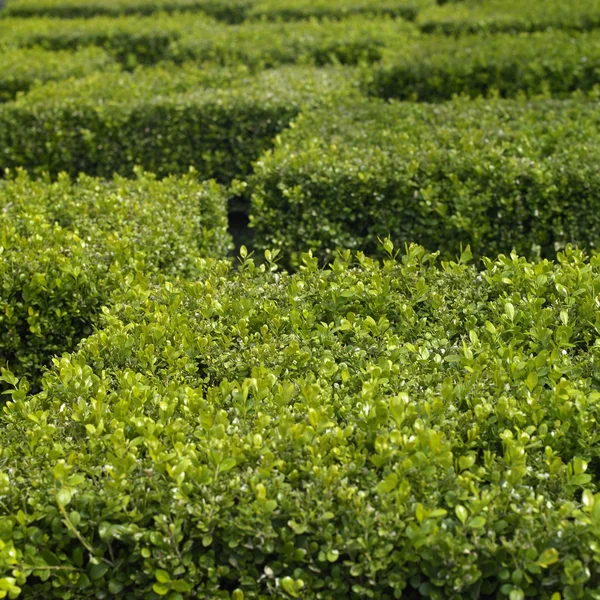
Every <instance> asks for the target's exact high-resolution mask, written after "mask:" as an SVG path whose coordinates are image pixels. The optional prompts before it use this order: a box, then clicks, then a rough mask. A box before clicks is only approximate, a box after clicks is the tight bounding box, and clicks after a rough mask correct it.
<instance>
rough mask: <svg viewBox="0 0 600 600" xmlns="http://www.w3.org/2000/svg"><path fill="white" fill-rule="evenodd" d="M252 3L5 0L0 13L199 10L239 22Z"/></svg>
mask: <svg viewBox="0 0 600 600" xmlns="http://www.w3.org/2000/svg"><path fill="white" fill-rule="evenodd" d="M252 3H253V0H86V1H85V2H82V1H81V0H8V1H7V2H6V6H5V7H4V9H3V10H2V13H1V14H0V17H58V18H61V19H73V18H91V17H96V16H100V15H104V16H110V17H121V16H123V15H132V14H137V15H149V14H152V13H156V12H201V13H205V14H207V15H210V16H212V17H215V18H217V19H220V20H223V21H226V22H230V23H239V22H240V21H242V20H243V19H244V17H245V14H246V11H247V9H248V8H249V7H250V6H251V5H252Z"/></svg>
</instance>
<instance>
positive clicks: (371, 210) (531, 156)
mask: <svg viewBox="0 0 600 600" xmlns="http://www.w3.org/2000/svg"><path fill="white" fill-rule="evenodd" d="M599 124H600V117H599V113H598V110H597V98H596V97H590V98H584V97H579V98H573V99H570V100H563V101H559V100H552V99H538V100H532V101H525V100H518V101H516V100H515V101H509V100H495V101H494V100H490V101H488V102H485V101H471V100H468V99H464V98H463V99H460V98H459V99H457V100H455V101H454V102H450V103H446V104H443V105H418V104H411V103H395V104H384V103H382V102H363V103H362V104H361V103H354V104H350V103H348V105H342V106H340V107H338V109H337V110H333V109H329V110H327V111H320V112H319V111H317V112H313V113H312V114H306V113H305V114H303V115H302V116H301V117H300V118H299V119H297V120H296V122H295V124H294V127H292V128H291V129H290V130H288V131H287V132H286V133H285V134H283V135H282V136H281V138H280V139H279V142H278V143H277V145H276V146H275V148H274V150H273V151H269V152H267V153H266V154H265V155H264V156H263V157H261V159H260V160H259V161H257V162H256V165H255V171H254V174H253V176H252V177H251V178H250V180H249V185H248V187H247V188H246V189H245V191H244V192H243V193H244V194H245V197H250V196H251V199H252V203H251V209H250V225H251V227H253V228H254V232H255V238H256V239H255V243H256V247H257V248H259V249H260V248H277V249H280V250H281V251H282V254H283V257H284V261H285V262H286V263H289V262H290V261H291V263H293V264H297V260H298V254H299V253H300V252H302V251H304V250H307V249H309V248H311V249H313V250H314V251H315V253H316V255H317V256H319V257H320V258H322V259H328V260H331V258H332V257H334V256H335V249H336V248H338V247H348V248H353V249H361V250H363V251H365V252H367V253H373V252H376V251H377V248H378V245H379V244H378V238H382V237H385V236H386V235H388V234H390V235H391V237H392V240H393V241H394V242H396V243H400V244H403V243H404V242H418V243H421V244H423V245H424V246H426V247H427V248H429V249H431V250H440V251H441V252H442V254H443V255H444V256H446V257H452V256H456V255H457V254H459V253H460V247H461V244H462V245H463V246H464V245H465V244H470V245H471V248H472V251H473V253H474V254H475V255H482V254H483V255H490V254H492V255H493V254H497V253H499V252H504V253H507V252H510V251H511V250H512V249H513V248H515V249H516V250H517V251H518V252H519V253H521V254H524V255H527V256H530V257H535V256H538V255H539V254H541V255H543V256H547V257H551V256H553V255H554V253H555V251H556V250H557V249H560V248H561V247H564V244H565V243H567V242H573V243H578V244H582V245H585V246H589V247H596V246H597V245H598V243H599V242H600V219H599V214H600V213H599V211H598V207H599V206H600V177H599V175H598V169H597V156H598V154H599V152H600V135H599V134H600V128H599ZM582 140H585V142H582Z"/></svg>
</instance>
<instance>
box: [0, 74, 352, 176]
mask: <svg viewBox="0 0 600 600" xmlns="http://www.w3.org/2000/svg"><path fill="white" fill-rule="evenodd" d="M351 73H352V72H347V71H343V70H338V69H329V70H321V71H314V70H308V69H305V70H303V69H287V70H285V69H284V70H280V71H270V72H266V73H263V74H261V75H259V76H257V77H255V78H248V77H244V76H243V74H244V71H243V70H242V71H222V70H217V71H207V70H204V69H196V68H190V67H188V68H178V69H173V68H170V67H168V66H163V67H160V68H156V69H149V70H148V71H136V72H135V73H133V74H130V73H121V74H118V75H114V74H113V75H102V76H99V75H92V76H90V77H88V78H84V79H80V80H76V81H67V82H65V83H64V85H47V86H45V87H42V88H38V89H37V90H36V91H35V93H32V94H30V95H28V96H25V97H23V98H21V99H19V100H18V101H16V102H14V103H11V104H6V105H4V106H2V107H0V147H2V148H3V152H2V154H1V156H0V168H7V167H8V168H13V167H24V168H25V169H27V170H31V171H32V172H36V173H37V172H46V171H47V172H49V173H50V174H51V175H56V174H57V173H59V172H61V171H66V172H68V173H69V174H71V175H76V174H78V173H79V172H85V173H88V174H90V175H96V176H102V177H110V176H112V174H113V173H119V174H121V175H129V174H131V173H132V169H133V167H134V166H136V165H140V166H142V167H143V168H144V169H146V170H148V171H152V172H155V173H157V174H158V175H159V176H164V175H168V174H173V173H182V172H186V171H187V169H188V167H189V166H194V167H195V168H196V169H197V170H198V172H199V173H200V176H201V177H203V178H211V177H216V178H218V179H220V180H223V181H226V180H230V179H232V178H233V177H238V176H242V175H244V174H246V173H247V172H248V171H249V169H250V164H251V162H252V161H253V160H254V159H256V158H257V157H258V156H259V155H260V154H261V152H263V151H264V150H265V149H267V148H268V147H269V146H270V145H271V141H272V139H273V138H274V137H275V136H276V135H277V134H278V133H279V132H281V131H282V130H283V129H284V128H285V127H287V125H288V123H289V122H290V120H291V119H292V118H294V117H295V116H297V115H298V113H299V112H300V110H301V109H302V107H303V106H306V107H316V106H319V105H323V104H325V103H327V102H328V98H329V97H330V96H334V95H337V94H343V95H348V94H352V93H355V94H358V91H356V92H353V91H352V89H353V88H352V84H351V82H349V79H351V77H349V74H351ZM211 86H212V88H211ZM215 86H224V87H220V88H219V87H215Z"/></svg>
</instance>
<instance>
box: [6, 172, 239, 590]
mask: <svg viewBox="0 0 600 600" xmlns="http://www.w3.org/2000/svg"><path fill="white" fill-rule="evenodd" d="M229 246H230V237H229V234H228V233H227V200H226V194H225V192H224V190H223V189H221V188H220V187H219V186H218V185H217V184H215V183H214V182H212V183H202V182H200V181H198V179H197V177H196V175H194V174H192V175H187V176H184V177H182V178H170V179H165V180H163V181H160V182H158V181H155V179H154V177H153V176H150V175H140V176H139V177H138V179H135V180H133V181H129V180H124V179H120V178H116V179H115V180H114V181H102V180H99V179H94V178H89V177H85V176H82V177H81V178H79V179H78V180H77V181H75V182H73V181H71V180H70V179H69V178H68V177H65V176H61V177H60V178H59V180H58V181H57V182H55V183H48V182H46V181H34V180H31V179H29V178H28V177H27V176H26V175H25V174H24V173H20V174H19V175H18V176H17V177H16V178H12V179H10V180H6V181H3V182H0V357H1V358H0V366H1V367H5V366H6V365H7V364H8V366H9V367H10V368H11V369H12V370H13V371H14V372H15V373H17V374H18V375H20V374H27V375H28V376H33V377H34V378H35V377H37V376H38V375H39V373H40V370H41V368H42V367H43V366H45V365H46V364H47V363H48V362H49V360H50V358H51V357H52V356H53V355H56V354H58V355H60V354H61V353H62V352H64V351H67V350H71V349H73V348H74V346H75V344H76V343H77V342H78V341H79V340H80V339H81V338H82V337H85V336H86V335H89V334H90V333H91V332H92V326H93V324H94V323H95V322H96V318H97V315H98V313H99V311H100V308H101V307H102V306H103V305H104V304H106V303H107V302H108V300H109V298H110V295H111V292H112V291H114V290H115V289H119V288H121V287H124V286H126V285H128V283H127V281H128V279H127V277H129V276H131V277H133V276H134V275H135V274H136V273H145V274H148V273H152V272H158V271H160V272H163V273H166V274H168V275H171V276H174V275H192V274H193V273H194V265H195V263H196V261H197V259H198V258H199V257H202V256H217V257H223V256H225V255H226V254H227V252H228V250H229ZM0 555H1V553H0ZM0 564H1V559H0ZM0 589H1V588H0Z"/></svg>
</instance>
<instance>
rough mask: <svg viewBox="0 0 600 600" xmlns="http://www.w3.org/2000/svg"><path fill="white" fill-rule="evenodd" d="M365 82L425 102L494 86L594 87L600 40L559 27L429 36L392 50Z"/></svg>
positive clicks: (561, 90)
mask: <svg viewBox="0 0 600 600" xmlns="http://www.w3.org/2000/svg"><path fill="white" fill-rule="evenodd" d="M366 81H367V89H368V90H369V92H370V93H371V94H373V95H377V96H381V97H384V98H390V97H393V98H399V99H410V100H413V99H414V100H424V101H439V100H446V99H448V98H451V97H452V96H453V95H454V94H468V95H470V96H479V95H487V94H488V93H489V92H490V91H491V90H496V91H498V92H499V93H500V94H501V95H502V96H516V95H518V94H519V93H521V92H524V93H526V94H539V93H540V92H543V91H549V92H550V93H552V94H554V95H559V94H567V93H569V92H573V91H574V90H590V89H592V88H593V87H594V86H596V85H598V84H600V38H599V37H598V35H597V34H596V33H594V32H592V33H583V34H579V33H573V34H570V33H567V32H561V31H553V32H548V33H539V34H522V35H510V34H499V35H493V36H468V37H462V38H459V39H453V38H447V37H439V36H426V37H423V38H418V39H415V40H414V41H413V42H412V43H406V44H404V45H402V46H399V47H398V49H394V50H391V51H388V52H387V53H386V56H385V60H384V61H383V62H382V63H381V64H380V65H377V66H374V67H371V68H370V69H369V71H368V72H366Z"/></svg>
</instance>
